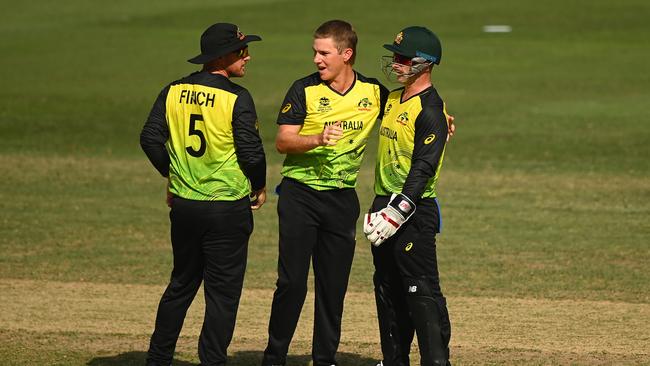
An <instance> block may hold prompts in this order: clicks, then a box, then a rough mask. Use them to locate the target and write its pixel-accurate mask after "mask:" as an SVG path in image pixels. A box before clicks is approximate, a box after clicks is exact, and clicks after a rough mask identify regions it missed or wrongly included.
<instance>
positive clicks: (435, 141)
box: [402, 105, 447, 201]
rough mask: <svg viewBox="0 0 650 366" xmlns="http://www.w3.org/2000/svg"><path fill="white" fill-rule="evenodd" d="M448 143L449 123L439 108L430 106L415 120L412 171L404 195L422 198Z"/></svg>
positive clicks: (403, 189)
mask: <svg viewBox="0 0 650 366" xmlns="http://www.w3.org/2000/svg"><path fill="white" fill-rule="evenodd" d="M446 141H447V121H446V119H445V115H444V113H443V111H442V105H440V106H439V107H435V106H429V107H426V108H425V109H423V110H422V112H421V113H420V114H419V115H418V117H417V118H416V120H415V137H414V144H413V155H412V157H411V169H410V170H409V174H408V176H407V177H406V181H405V182H404V186H403V187H402V193H403V194H405V195H406V196H408V197H409V198H411V199H412V200H414V201H417V200H419V199H420V197H421V196H422V193H423V192H424V189H425V187H426V185H427V182H428V181H429V179H431V178H432V177H433V176H434V174H435V173H436V168H437V167H438V164H439V162H440V158H441V157H442V153H443V151H444V149H445V142H446Z"/></svg>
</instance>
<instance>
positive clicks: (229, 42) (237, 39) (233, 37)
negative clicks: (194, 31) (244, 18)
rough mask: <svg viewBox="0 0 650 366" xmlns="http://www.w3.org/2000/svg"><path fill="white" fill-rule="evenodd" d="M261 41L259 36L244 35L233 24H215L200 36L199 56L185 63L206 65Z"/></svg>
mask: <svg viewBox="0 0 650 366" xmlns="http://www.w3.org/2000/svg"><path fill="white" fill-rule="evenodd" d="M261 40H262V38H261V37H260V36H256V35H253V34H249V35H247V36H246V35H244V34H243V33H242V32H240V31H239V28H238V27H237V26H236V25H234V24H230V23H216V24H213V25H211V26H210V27H208V29H206V30H205V32H203V34H202V35H201V54H200V55H198V56H196V57H193V58H191V59H189V60H187V61H188V62H191V63H193V64H206V63H208V62H210V61H212V60H215V59H217V58H219V57H221V56H224V55H227V54H229V53H230V52H234V51H237V50H239V49H242V48H244V47H246V45H247V44H248V43H249V42H253V41H261Z"/></svg>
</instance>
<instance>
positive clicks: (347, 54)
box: [342, 48, 354, 62]
mask: <svg viewBox="0 0 650 366" xmlns="http://www.w3.org/2000/svg"><path fill="white" fill-rule="evenodd" d="M342 54H343V60H344V61H345V62H348V61H350V59H351V58H352V55H353V54H354V51H352V48H346V49H344V50H343V52H342Z"/></svg>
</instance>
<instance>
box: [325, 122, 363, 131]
mask: <svg viewBox="0 0 650 366" xmlns="http://www.w3.org/2000/svg"><path fill="white" fill-rule="evenodd" d="M336 122H339V121H327V122H325V127H327V126H330V125H333V124H335V123H336ZM340 122H341V128H342V129H344V130H361V129H363V121H340Z"/></svg>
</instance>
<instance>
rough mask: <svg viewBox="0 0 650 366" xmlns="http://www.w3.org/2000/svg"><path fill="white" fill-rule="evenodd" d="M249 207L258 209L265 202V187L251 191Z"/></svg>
mask: <svg viewBox="0 0 650 366" xmlns="http://www.w3.org/2000/svg"><path fill="white" fill-rule="evenodd" d="M250 199H251V209H252V210H259V209H260V207H262V205H263V204H264V202H266V187H264V188H261V189H258V190H257V191H254V192H251V194H250Z"/></svg>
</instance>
